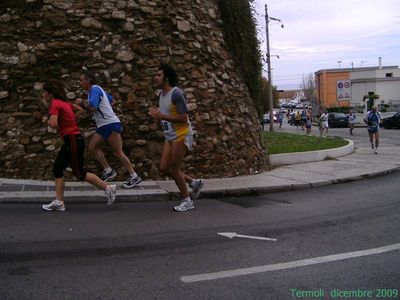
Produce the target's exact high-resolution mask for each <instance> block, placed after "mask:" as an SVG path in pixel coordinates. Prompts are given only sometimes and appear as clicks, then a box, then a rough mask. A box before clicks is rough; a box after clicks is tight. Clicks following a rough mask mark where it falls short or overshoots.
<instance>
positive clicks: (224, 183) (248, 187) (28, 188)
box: [0, 146, 400, 203]
mask: <svg viewBox="0 0 400 300" xmlns="http://www.w3.org/2000/svg"><path fill="white" fill-rule="evenodd" d="M399 153H400V147H399V146H382V147H380V148H379V154H373V153H372V151H371V149H370V148H357V149H356V150H355V151H354V152H353V153H352V154H350V155H346V156H343V157H339V158H336V159H329V160H323V161H319V162H309V163H299V164H293V165H287V166H282V167H278V168H275V169H273V170H271V171H267V172H264V173H261V174H257V175H249V176H241V177H233V178H218V179H206V180H204V183H205V184H204V188H203V189H202V193H201V195H200V198H210V197H223V196H243V195H251V194H255V193H270V192H277V191H294V190H299V189H309V188H313V187H318V186H324V185H330V184H337V183H344V182H350V181H355V180H361V179H365V178H371V177H375V176H380V175H386V174H390V173H393V172H396V171H399V170H400V155H399ZM116 184H117V185H118V192H117V200H116V203H118V202H120V203H121V202H133V201H160V200H161V201H162V200H171V199H174V198H175V199H177V197H178V189H177V187H176V186H175V183H174V182H173V181H144V182H142V183H141V184H140V185H139V186H138V187H135V188H133V189H123V188H122V187H121V184H122V182H116ZM65 190H66V191H65V201H67V202H99V203H100V202H104V203H105V197H104V193H103V191H101V190H97V189H96V188H94V187H93V186H91V185H89V184H87V183H81V182H67V183H66V189H65ZM54 196H55V192H54V182H53V181H34V180H14V179H0V203H18V202H21V203H30V202H32V203H36V202H38V203H43V202H47V201H51V200H53V199H54Z"/></svg>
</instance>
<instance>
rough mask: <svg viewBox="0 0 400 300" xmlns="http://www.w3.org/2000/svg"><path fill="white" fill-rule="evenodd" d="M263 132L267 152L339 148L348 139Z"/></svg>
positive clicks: (346, 142)
mask: <svg viewBox="0 0 400 300" xmlns="http://www.w3.org/2000/svg"><path fill="white" fill-rule="evenodd" d="M263 134H264V144H265V147H266V148H267V149H268V154H281V153H291V152H305V151H316V150H324V149H331V148H339V147H342V146H345V145H347V144H348V141H346V140H344V139H342V138H339V137H319V136H311V135H309V136H307V135H300V134H292V133H284V132H267V131H265V132H264V133H263Z"/></svg>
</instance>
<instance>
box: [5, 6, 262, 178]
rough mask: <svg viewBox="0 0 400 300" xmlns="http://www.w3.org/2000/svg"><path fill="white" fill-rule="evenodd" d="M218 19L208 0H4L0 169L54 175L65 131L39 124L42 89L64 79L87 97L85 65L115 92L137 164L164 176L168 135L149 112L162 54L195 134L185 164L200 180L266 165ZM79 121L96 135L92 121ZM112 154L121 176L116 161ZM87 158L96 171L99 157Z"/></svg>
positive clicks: (148, 174)
mask: <svg viewBox="0 0 400 300" xmlns="http://www.w3.org/2000/svg"><path fill="white" fill-rule="evenodd" d="M221 23H222V22H221V20H220V18H219V11H218V5H217V3H216V1H212V0H175V1H173V0H153V1H147V0H135V1H134V0H120V1H116V0H108V1H98V0H92V1H83V0H75V1H74V0H64V1H58V0H23V1H22V0H2V1H1V2H0V36H1V39H0V153H1V155H0V177H8V178H32V179H51V178H52V174H51V166H52V162H53V160H54V158H55V155H56V153H57V150H58V149H59V147H60V144H61V139H60V138H59V136H58V135H57V133H55V132H54V131H51V130H49V128H47V126H46V125H45V123H43V120H44V119H45V118H46V110H45V109H44V108H43V107H42V106H41V102H40V93H41V87H42V85H43V83H44V82H45V81H46V79H48V78H62V79H63V81H64V82H65V83H66V84H67V86H68V90H69V93H68V98H69V99H70V100H73V99H75V98H76V97H85V95H84V94H83V92H82V90H81V89H80V88H79V82H78V78H79V75H80V72H81V70H82V67H87V68H89V69H91V70H93V71H94V72H95V73H96V74H97V75H98V77H99V79H100V83H101V85H102V86H103V87H104V88H105V89H106V90H108V91H109V92H110V93H111V94H112V95H113V96H114V98H115V99H117V104H116V105H115V108H116V112H117V114H118V116H119V117H120V118H121V120H122V122H123V126H124V133H123V139H124V150H125V152H126V153H127V155H128V156H129V157H130V158H131V159H132V161H133V163H134V165H135V167H136V169H137V170H138V172H139V173H140V174H141V175H143V176H144V177H145V178H153V179H156V178H159V173H158V170H157V167H158V163H159V158H160V151H161V149H162V144H163V134H162V131H161V128H160V127H157V126H156V127H155V126H153V125H154V122H153V120H152V119H151V118H150V117H149V116H148V114H147V112H148V109H149V108H150V107H151V106H154V105H157V99H156V97H155V96H154V95H155V94H154V93H155V91H154V87H153V85H152V78H153V76H154V74H155V72H156V71H157V68H158V66H159V64H160V62H161V61H163V62H169V63H170V64H172V65H173V66H174V67H175V68H176V70H177V71H178V74H179V81H180V84H179V85H180V87H182V88H183V89H184V91H185V92H186V95H187V98H188V103H189V104H188V105H189V109H190V118H191V121H192V123H193V126H194V129H195V132H196V135H195V141H196V143H195V148H194V151H193V152H191V153H190V154H189V155H188V156H187V158H186V159H185V170H187V172H188V173H189V174H192V175H195V176H198V177H203V178H207V177H221V176H236V175H243V174H252V173H254V172H256V171H261V170H263V169H264V168H265V156H264V149H263V146H262V141H261V132H260V124H259V121H258V120H257V116H256V112H255V109H254V107H253V106H252V102H251V100H250V99H249V96H248V91H247V89H246V87H245V86H244V84H243V82H242V80H241V79H240V76H239V75H238V74H237V72H236V70H235V67H234V62H233V61H232V59H231V56H230V53H229V50H228V49H226V46H225V42H224V37H223V33H222V28H221ZM244 46H245V45H244ZM79 124H80V126H81V128H82V130H83V132H84V134H85V136H86V137H87V138H90V136H91V135H92V134H93V129H94V123H93V122H92V120H90V119H89V117H84V118H82V119H81V120H80V121H79ZM106 149H108V148H107V147H106ZM107 156H108V157H111V155H110V153H109V152H107ZM110 162H111V163H112V165H113V166H116V168H117V171H118V172H119V174H120V177H119V179H122V178H123V177H124V176H125V175H124V171H123V170H122V169H121V167H118V166H120V164H119V162H117V161H115V159H113V158H110ZM87 165H88V168H89V169H90V170H91V171H95V172H99V171H100V168H99V164H98V163H97V162H96V161H95V160H94V159H93V157H90V156H88V157H87Z"/></svg>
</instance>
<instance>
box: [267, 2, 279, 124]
mask: <svg viewBox="0 0 400 300" xmlns="http://www.w3.org/2000/svg"><path fill="white" fill-rule="evenodd" d="M270 20H274V21H278V22H281V23H282V21H281V20H280V19H276V18H272V17H269V16H268V7H267V4H265V33H266V35H267V67H268V69H267V72H268V103H267V104H268V106H269V131H270V132H273V131H274V109H273V108H274V99H273V93H272V72H271V53H270V50H269V25H268V24H269V21H270ZM281 27H282V28H283V24H281ZM278 58H279V56H278Z"/></svg>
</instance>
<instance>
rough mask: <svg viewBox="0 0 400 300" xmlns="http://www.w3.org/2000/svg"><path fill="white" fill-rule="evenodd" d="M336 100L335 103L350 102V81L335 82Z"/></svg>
mask: <svg viewBox="0 0 400 300" xmlns="http://www.w3.org/2000/svg"><path fill="white" fill-rule="evenodd" d="M336 99H337V101H350V100H351V81H350V80H338V81H336Z"/></svg>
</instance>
